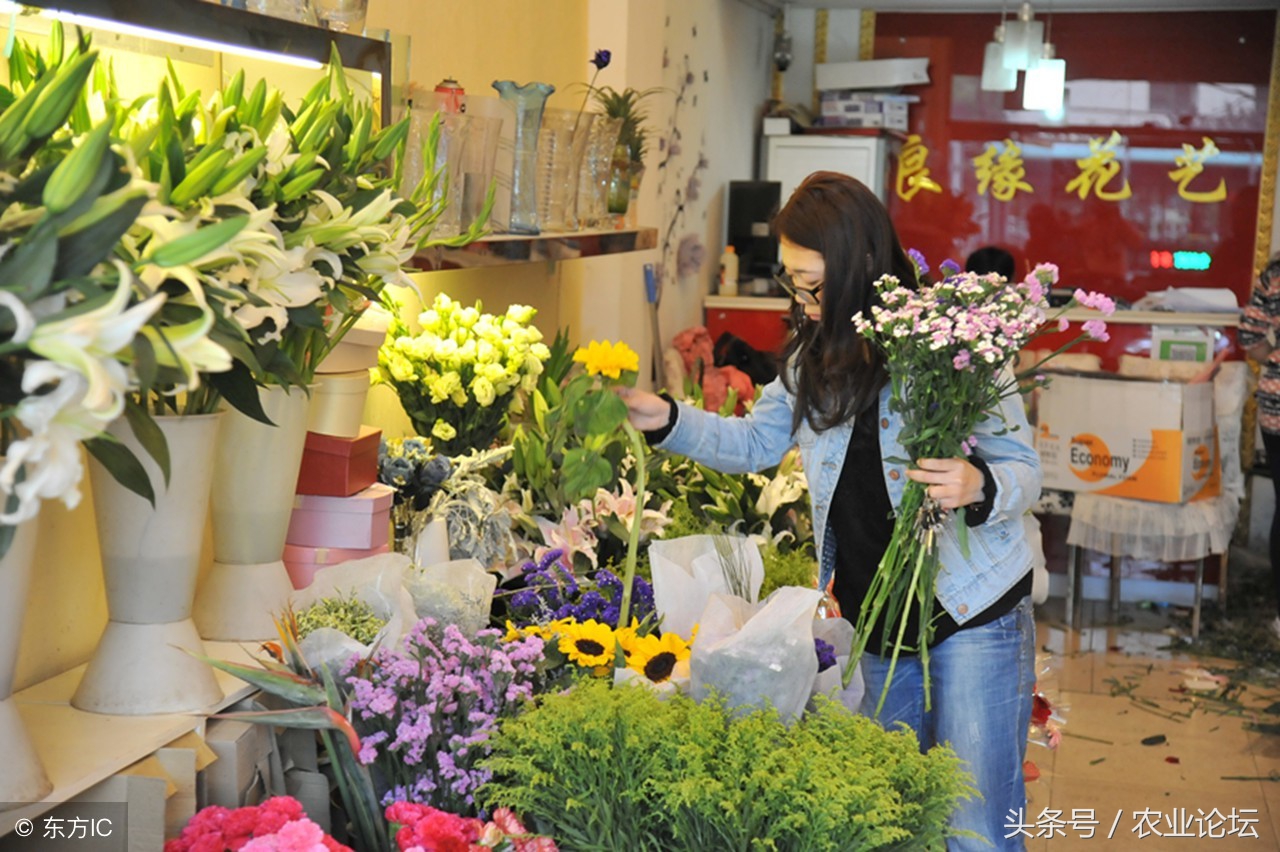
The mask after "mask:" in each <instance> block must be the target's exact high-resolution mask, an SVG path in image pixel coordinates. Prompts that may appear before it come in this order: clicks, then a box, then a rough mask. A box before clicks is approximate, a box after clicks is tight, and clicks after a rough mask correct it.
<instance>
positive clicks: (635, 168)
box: [623, 162, 644, 228]
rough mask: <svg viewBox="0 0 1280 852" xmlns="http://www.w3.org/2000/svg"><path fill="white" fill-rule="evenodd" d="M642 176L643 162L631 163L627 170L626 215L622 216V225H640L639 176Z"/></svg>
mask: <svg viewBox="0 0 1280 852" xmlns="http://www.w3.org/2000/svg"><path fill="white" fill-rule="evenodd" d="M642 177H644V163H635V162H633V163H631V166H630V168H629V169H628V170H627V195H628V198H627V215H626V216H625V217H624V218H623V227H626V228H637V227H639V226H640V178H642Z"/></svg>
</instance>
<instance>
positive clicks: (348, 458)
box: [297, 426, 382, 497]
mask: <svg viewBox="0 0 1280 852" xmlns="http://www.w3.org/2000/svg"><path fill="white" fill-rule="evenodd" d="M381 440H382V430H381V429H375V428H374V427H373V426H361V427H360V434H359V435H357V436H356V437H354V438H339V437H337V436H336V435H322V434H320V433H319V432H308V433H307V442H306V445H305V446H304V448H303V450H302V468H301V469H300V470H299V471H298V488H297V493H299V494H319V495H321V496H323V497H350V496H351V495H352V494H357V493H359V492H361V491H363V490H364V489H366V488H368V487H369V486H370V485H372V484H373V483H375V482H377V481H378V444H379V442H380V441H381Z"/></svg>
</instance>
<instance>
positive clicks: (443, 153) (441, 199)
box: [400, 107, 483, 237]
mask: <svg viewBox="0 0 1280 852" xmlns="http://www.w3.org/2000/svg"><path fill="white" fill-rule="evenodd" d="M437 115H438V116H439V126H440V135H439V138H438V141H437V143H436V152H435V162H434V163H426V162H424V161H423V154H424V151H423V149H422V145H423V143H424V142H426V141H427V136H428V134H429V133H430V131H431V123H432V121H434V120H435V119H436V116H437ZM471 123H472V119H471V117H470V116H468V115H465V114H462V113H456V112H455V113H448V112H437V111H436V110H434V109H426V108H422V107H411V108H410V109H409V134H408V139H407V141H406V143H405V155H404V173H403V175H402V177H401V183H400V193H401V195H403V196H404V197H406V198H408V197H409V196H410V194H411V193H412V192H413V189H414V187H416V186H417V185H418V182H419V181H421V180H422V176H423V174H425V173H429V172H439V175H440V177H439V180H438V181H437V182H436V185H435V187H434V189H433V190H432V192H431V201H432V202H436V203H439V204H440V205H441V206H440V215H439V218H437V219H436V223H435V227H434V228H433V229H432V234H434V235H435V236H440V237H453V236H457V234H458V233H459V232H460V231H461V230H462V213H463V210H462V193H463V188H464V187H463V180H462V176H463V172H462V166H463V161H464V159H465V157H466V151H467V147H468V146H469V145H470V138H471ZM482 201H483V199H482Z"/></svg>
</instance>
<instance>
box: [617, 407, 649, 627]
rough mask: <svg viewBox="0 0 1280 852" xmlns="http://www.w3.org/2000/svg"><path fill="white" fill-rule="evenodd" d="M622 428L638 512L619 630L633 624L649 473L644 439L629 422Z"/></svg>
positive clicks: (629, 546)
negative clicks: (633, 461) (633, 594)
mask: <svg viewBox="0 0 1280 852" xmlns="http://www.w3.org/2000/svg"><path fill="white" fill-rule="evenodd" d="M622 428H623V429H625V430H626V432H627V437H628V438H630V439H631V452H632V455H634V456H635V458H636V512H635V516H634V517H632V519H631V535H630V537H629V538H628V539H627V568H626V576H625V577H623V579H622V603H621V604H620V605H619V606H618V628H619V629H621V628H624V627H626V626H627V625H629V624H630V623H631V587H632V586H633V585H634V584H635V581H636V556H637V554H638V552H639V550H640V526H641V523H642V522H643V520H644V503H645V493H644V489H645V486H646V485H647V484H648V482H647V480H648V473H649V472H648V470H647V469H646V467H645V456H644V449H645V446H644V437H643V436H642V435H641V434H640V433H639V432H637V431H636V427H634V426H632V425H631V424H630V423H629V422H626V421H624V422H623V424H622Z"/></svg>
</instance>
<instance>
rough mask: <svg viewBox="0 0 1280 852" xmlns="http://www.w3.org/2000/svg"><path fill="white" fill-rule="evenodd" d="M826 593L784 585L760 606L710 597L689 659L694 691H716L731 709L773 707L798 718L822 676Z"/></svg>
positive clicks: (726, 597) (728, 597)
mask: <svg viewBox="0 0 1280 852" xmlns="http://www.w3.org/2000/svg"><path fill="white" fill-rule="evenodd" d="M821 599H822V593H821V592H819V591H818V590H817V589H806V588H802V587H800V586H784V587H782V588H780V589H778V590H777V591H776V592H774V593H773V594H771V595H770V596H769V597H768V598H767V599H766V600H764V601H763V602H762V603H759V604H752V603H748V602H747V601H745V600H742V599H741V598H736V597H733V596H731V595H720V594H716V595H712V596H711V598H710V600H709V601H708V602H707V605H706V608H705V609H704V611H703V612H702V617H701V619H700V624H699V627H698V636H697V638H696V639H695V640H694V643H693V651H692V654H691V656H690V660H689V669H690V691H691V693H692V695H693V697H694V698H695V699H697V700H699V701H701V700H703V699H704V698H706V697H707V696H708V695H710V694H711V692H712V691H714V692H717V693H719V694H720V695H722V696H723V697H724V699H725V701H726V703H727V704H728V706H729V707H731V708H738V707H765V706H769V705H772V706H773V707H775V708H776V709H777V711H778V714H779V715H780V716H781V717H782V718H783V719H785V720H791V719H795V718H797V717H799V715H800V714H801V713H802V712H803V711H804V708H805V704H806V703H808V701H809V696H810V694H811V692H812V689H813V682H814V678H815V677H816V676H817V674H818V656H817V654H816V653H815V651H814V646H813V628H814V613H815V612H816V611H817V608H818V602H819V601H820V600H821Z"/></svg>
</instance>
